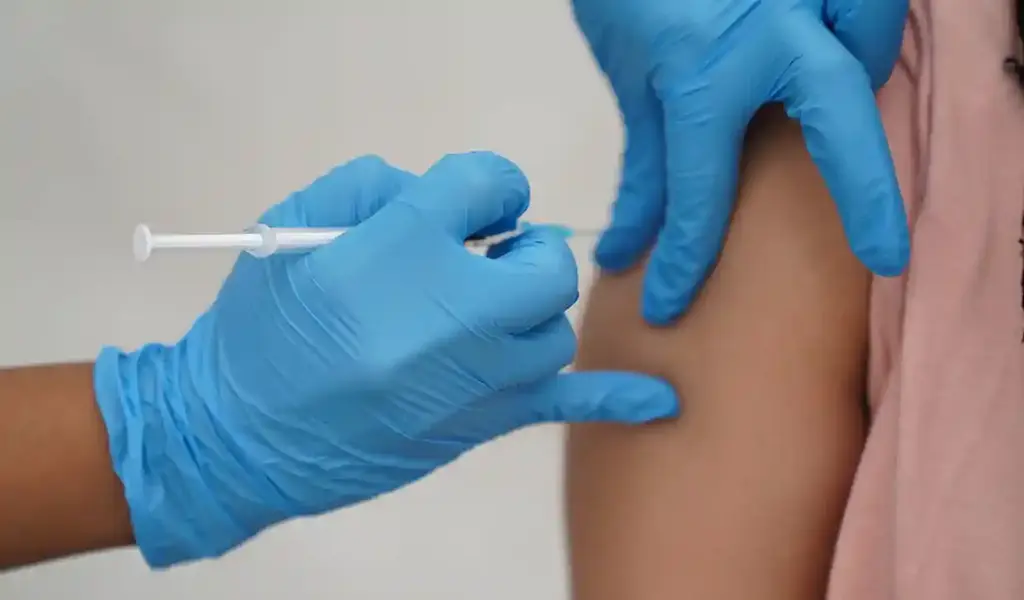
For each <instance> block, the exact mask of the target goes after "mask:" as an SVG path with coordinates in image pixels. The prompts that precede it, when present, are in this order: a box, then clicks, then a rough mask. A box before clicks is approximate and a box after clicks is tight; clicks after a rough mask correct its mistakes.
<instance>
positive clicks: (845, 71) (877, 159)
mask: <svg viewBox="0 0 1024 600" xmlns="http://www.w3.org/2000/svg"><path fill="white" fill-rule="evenodd" d="M807 21H808V22H806V23H801V24H800V29H801V31H800V33H799V35H797V36H794V38H793V39H795V40H798V41H799V43H800V45H801V47H800V48H799V49H798V50H799V54H798V56H797V58H796V59H795V60H794V61H793V62H792V63H791V64H790V67H789V71H788V72H787V73H786V74H785V75H784V77H783V78H782V79H781V82H782V85H781V87H780V89H779V90H778V98H779V99H780V100H782V102H783V104H784V105H785V107H786V113H787V114H788V115H789V116H790V117H791V118H794V119H797V120H798V121H799V122H800V125H801V128H802V130H803V135H804V141H805V143H806V144H807V150H808V152H809V153H810V155H811V158H812V159H813V160H814V163H815V164H816V165H817V167H818V169H819V170H820V171H821V175H822V177H823V178H824V179H825V183H826V185H827V186H828V190H829V193H830V194H831V196H832V198H833V199H834V200H835V202H836V206H837V208H838V211H839V216H840V218H841V219H842V222H843V230H844V231H845V233H846V237H847V239H848V240H849V242H850V246H851V248H852V249H853V252H854V254H856V255H857V257H858V258H859V259H860V261H861V262H862V263H864V265H865V266H867V267H868V268H869V269H871V271H873V272H874V273H876V274H878V275H882V276H894V275H898V274H899V273H900V272H902V271H903V269H904V268H905V267H906V264H907V261H908V259H909V254H910V234H909V231H908V227H907V216H906V213H905V211H904V208H903V198H902V196H901V195H900V190H899V184H898V182H897V180H896V169H895V167H894V166H893V162H892V156H891V154H890V153H889V144H888V141H887V139H886V137H885V130H884V129H883V127H882V119H881V116H880V114H879V112H878V106H877V105H876V103H875V97H874V94H873V92H872V90H871V82H870V79H869V77H868V75H867V73H866V72H865V70H864V68H863V67H862V66H861V64H860V63H859V62H857V60H856V59H855V58H854V57H853V56H852V55H851V54H850V53H849V52H848V51H847V50H846V49H845V48H844V47H843V46H842V44H840V43H839V41H838V40H837V39H836V38H835V37H834V36H833V35H832V34H831V33H830V32H829V31H828V30H827V29H826V28H825V27H824V25H822V24H821V23H820V22H817V23H813V22H810V21H811V19H807Z"/></svg>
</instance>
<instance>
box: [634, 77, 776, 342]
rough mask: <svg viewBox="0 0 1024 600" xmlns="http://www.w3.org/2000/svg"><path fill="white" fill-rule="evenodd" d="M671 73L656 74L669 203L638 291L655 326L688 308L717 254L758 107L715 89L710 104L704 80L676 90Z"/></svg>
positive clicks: (721, 83) (741, 98) (724, 91)
mask: <svg viewBox="0 0 1024 600" xmlns="http://www.w3.org/2000/svg"><path fill="white" fill-rule="evenodd" d="M670 75H671V73H668V72H664V73H662V74H661V75H660V76H659V77H656V79H655V89H656V90H657V91H658V94H659V95H660V96H661V98H662V102H663V106H664V113H665V147H666V169H667V185H668V189H667V192H668V200H667V203H668V204H667V207H666V211H665V223H664V226H663V227H662V230H661V232H660V233H659V235H658V241H657V242H656V244H655V245H654V250H653V251H652V252H651V257H650V261H649V263H648V266H647V272H646V274H645V276H644V291H643V314H644V317H645V318H646V319H647V320H648V321H649V322H651V323H652V324H656V325H659V324H665V323H668V322H670V321H672V320H673V319H675V318H676V317H677V316H679V314H680V313H682V312H683V311H684V310H685V309H686V308H687V307H689V305H690V303H691V302H692V301H693V298H694V297H695V296H696V294H697V292H698V290H699V289H700V287H701V285H702V284H703V283H704V279H705V278H706V277H707V275H708V272H709V271H710V270H711V267H712V266H713V265H714V263H715V261H716V260H717V258H718V254H719V251H720V250H721V248H722V242H723V240H724V237H725V230H726V227H727V226H728V223H729V217H730V215H731V213H732V206H733V202H734V199H735V198H734V197H735V190H736V177H737V172H738V169H739V158H740V149H741V147H742V145H743V135H744V130H745V128H746V125H747V122H748V121H749V120H750V117H751V115H752V112H753V109H755V108H756V107H748V106H747V105H746V104H743V103H742V102H743V101H744V100H743V99H744V98H745V96H744V95H743V94H739V93H729V92H728V90H721V89H719V90H717V92H718V93H716V98H719V97H721V99H718V100H715V101H712V99H711V98H709V97H706V95H707V94H708V93H709V92H710V88H709V85H708V84H707V83H702V84H700V85H701V86H702V87H699V88H696V89H691V88H689V87H685V88H682V89H680V84H679V82H678V81H673V80H672V79H671V77H670ZM716 85H718V86H721V85H724V82H718V83H716ZM723 99H727V100H728V101H729V102H731V104H723Z"/></svg>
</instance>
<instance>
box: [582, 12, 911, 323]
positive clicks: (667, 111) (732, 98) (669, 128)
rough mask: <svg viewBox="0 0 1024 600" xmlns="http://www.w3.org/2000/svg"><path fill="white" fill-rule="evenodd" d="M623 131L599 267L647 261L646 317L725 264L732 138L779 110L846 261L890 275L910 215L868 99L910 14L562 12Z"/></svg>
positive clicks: (901, 258) (678, 303) (661, 313)
mask: <svg viewBox="0 0 1024 600" xmlns="http://www.w3.org/2000/svg"><path fill="white" fill-rule="evenodd" d="M572 4H573V9H574V12H575V15H576V19H577V22H578V24H579V26H580V29H581V30H582V32H583V34H584V35H585V37H586V38H587V40H588V42H589V44H590V47H591V50H592V51H593V54H594V56H595V57H596V59H597V61H598V63H599V64H600V66H601V69H602V70H603V71H604V72H605V74H606V75H607V76H608V79H609V80H610V82H611V85H612V87H613V88H614V90H615V93H616V96H617V97H618V102H619V108H620V110H621V113H622V117H623V120H624V122H625V127H626V149H625V153H624V157H623V168H622V180H621V185H620V188H619V193H618V199H617V201H616V203H615V206H614V209H613V214H612V222H611V225H610V227H609V229H608V230H607V231H606V232H605V233H604V235H603V236H602V238H601V240H600V241H599V243H598V246H597V250H596V259H597V262H598V263H599V264H600V266H601V267H603V268H605V269H609V270H613V271H614V270H621V269H624V268H627V267H629V266H631V265H632V264H634V263H635V262H636V261H637V260H638V259H639V258H640V257H641V256H642V255H643V254H644V252H645V251H646V250H647V249H649V248H650V247H651V246H652V244H653V246H654V249H653V251H652V254H651V257H650V263H649V266H648V270H647V273H646V278H645V282H644V295H643V312H644V316H645V317H646V318H647V319H648V320H649V321H650V322H652V323H655V324H663V323H667V322H669V321H671V320H673V319H674V318H675V317H676V316H678V315H679V313H680V312H682V311H683V310H684V309H685V308H686V307H687V306H688V305H689V304H690V302H691V301H692V299H693V297H694V295H695V294H696V292H697V290H698V289H699V288H700V286H701V285H702V283H703V280H704V278H705V277H706V276H707V274H708V272H709V270H710V268H711V266H712V265H713V263H714V262H715V261H716V260H717V257H718V253H719V251H720V250H721V246H722V242H723V239H724V235H725V230H726V228H727V226H728V223H729V218H730V214H731V212H732V205H733V201H734V196H735V193H736V179H737V169H738V165H739V157H740V151H741V147H742V143H743V136H744V132H745V129H746V126H747V123H748V122H749V121H750V119H751V117H752V116H753V115H754V113H755V112H757V110H758V108H759V107H761V106H762V105H764V104H766V103H773V102H781V103H783V104H784V105H785V107H786V111H787V113H788V114H789V116H790V117H792V118H794V119H797V120H799V121H800V123H801V125H802V127H803V133H804V138H805V140H806V143H807V147H808V150H809V151H810V154H811V156H812V158H813V159H814V162H815V163H816V164H817V166H818V168H819V169H820V171H821V173H822V175H823V176H824V179H825V182H826V183H827V185H828V189H829V191H830V192H831V194H832V197H833V198H834V199H835V202H836V204H837V206H838V208H839V214H840V216H841V218H842V221H843V226H844V228H845V231H846V235H847V237H848V239H849V241H850V244H851V246H852V248H853V251H854V252H855V253H856V255H857V256H858V257H859V258H860V260H861V261H862V262H863V263H864V264H865V265H867V266H868V267H869V268H870V269H871V270H873V271H874V272H875V273H878V274H880V275H896V274H898V273H899V272H900V271H902V269H903V268H904V267H905V265H906V263H907V259H908V254H909V234H908V231H907V222H906V215H905V214H904V209H903V203H902V199H901V197H900V192H899V188H898V187H897V183H896V175H895V171H894V168H893V164H892V158H891V157H890V155H889V148H888V144H887V141H886V138H885V133H884V131H883V129H882V124H881V120H880V117H879V114H878V110H877V107H876V105H875V98H874V95H873V90H876V89H878V88H879V87H881V85H882V84H884V83H885V81H886V80H887V79H888V77H889V75H890V74H891V72H892V69H893V67H894V65H895V62H896V59H897V58H898V56H899V49H900V44H901V42H902V32H903V24H904V20H905V18H906V14H907V0H573V3H572Z"/></svg>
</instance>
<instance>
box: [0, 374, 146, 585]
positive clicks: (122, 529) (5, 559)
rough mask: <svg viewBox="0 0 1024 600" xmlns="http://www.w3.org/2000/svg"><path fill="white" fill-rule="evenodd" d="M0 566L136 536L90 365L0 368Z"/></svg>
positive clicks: (128, 540)
mask: <svg viewBox="0 0 1024 600" xmlns="http://www.w3.org/2000/svg"><path fill="white" fill-rule="evenodd" d="M0 490H3V493H0V570H2V569H5V568H11V567H16V566H21V565H27V564H30V563H35V562H39V561H43V560H47V559H52V558H58V557H62V556H67V555H71V554H77V553H81V552H87V551H91V550H100V549H105V548H113V547H118V546H128V545H131V544H133V543H134V536H133V534H132V526H131V518H130V515H129V512H128V504H127V502H126V501H125V498H124V489H123V487H122V486H121V481H120V480H119V479H118V478H117V475H116V474H115V473H114V470H113V468H112V467H111V462H110V455H109V454H108V452H107V430H106V426H105V425H104V423H103V418H102V416H101V415H100V411H99V408H98V407H97V406H96V400H95V398H94V396H93V386H92V365H89V364H73V365H54V366H39V367H20V368H15V369H0Z"/></svg>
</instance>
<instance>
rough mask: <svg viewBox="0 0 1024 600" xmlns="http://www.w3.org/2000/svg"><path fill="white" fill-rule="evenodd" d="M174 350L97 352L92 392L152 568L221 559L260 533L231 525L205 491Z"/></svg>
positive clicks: (139, 541)
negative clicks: (224, 554) (203, 559)
mask: <svg viewBox="0 0 1024 600" xmlns="http://www.w3.org/2000/svg"><path fill="white" fill-rule="evenodd" d="M180 360H181V358H180V357H179V356H177V355H176V353H175V348H173V347H168V346H162V345H156V344H151V345H147V346H144V347H142V348H140V349H139V350H137V351H135V352H130V353H125V352H122V351H120V350H119V349H117V348H104V349H103V350H102V351H101V352H100V354H99V356H98V357H97V359H96V364H95V368H94V375H93V382H94V383H93V385H94V388H95V393H96V400H97V403H98V404H99V408H100V411H101V413H102V415H103V420H104V422H105V424H106V427H107V433H108V437H109V449H110V457H111V460H112V462H113V466H114V471H115V472H116V473H117V475H118V477H119V478H120V479H121V482H122V483H123V484H124V490H125V497H126V499H127V501H128V506H129V509H130V511H131V519H132V528H133V530H134V532H135V541H136V544H137V545H138V547H139V550H140V551H141V552H142V556H143V557H144V558H145V560H146V562H147V563H148V564H149V565H150V566H151V567H153V568H164V567H168V566H171V565H174V564H177V563H181V562H185V561H190V560H196V559H200V558H208V557H215V556H220V555H221V554H223V553H225V552H227V551H228V550H230V549H232V548H234V547H235V546H237V545H238V544H241V543H242V542H244V541H245V540H246V539H248V538H249V537H251V536H252V535H253V534H255V533H256V531H258V530H259V529H260V528H262V527H259V526H254V524H252V523H248V524H243V523H239V522H236V520H235V519H234V518H233V517H232V515H231V514H230V512H228V511H227V510H226V509H225V507H224V506H223V504H222V503H221V502H220V501H219V499H218V498H217V497H216V495H215V494H214V492H213V491H212V490H211V486H210V485H209V482H208V481H207V480H208V479H209V477H208V476H207V475H206V474H205V473H204V471H206V470H208V469H209V468H210V465H203V460H204V459H203V456H204V448H203V445H204V444H203V443H201V442H199V441H198V440H197V439H196V437H195V436H194V435H192V434H191V432H190V431H189V430H188V428H189V427H192V426H193V425H192V423H191V421H193V420H196V419H199V420H201V419H202V415H200V414H189V413H188V411H187V408H188V407H189V405H188V404H187V403H185V402H183V401H182V397H181V390H180V388H181V382H180V379H179V375H178V372H179V365H178V364H177V363H178V361H180Z"/></svg>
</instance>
